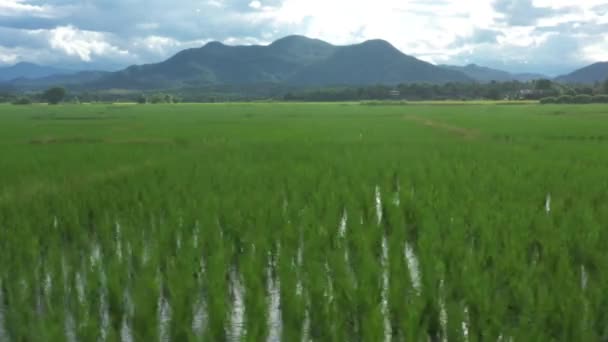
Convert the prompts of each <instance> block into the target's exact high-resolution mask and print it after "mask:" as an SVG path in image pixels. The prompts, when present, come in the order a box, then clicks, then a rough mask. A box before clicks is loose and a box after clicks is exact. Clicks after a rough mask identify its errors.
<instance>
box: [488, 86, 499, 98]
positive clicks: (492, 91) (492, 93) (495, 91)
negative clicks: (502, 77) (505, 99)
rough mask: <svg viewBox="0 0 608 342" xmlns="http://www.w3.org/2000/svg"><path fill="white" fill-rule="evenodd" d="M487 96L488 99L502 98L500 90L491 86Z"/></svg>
mask: <svg viewBox="0 0 608 342" xmlns="http://www.w3.org/2000/svg"><path fill="white" fill-rule="evenodd" d="M485 98H486V99H488V100H500V91H499V90H498V89H496V88H490V89H488V91H487V92H486V94H485Z"/></svg>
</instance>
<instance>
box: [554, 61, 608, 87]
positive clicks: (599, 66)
mask: <svg viewBox="0 0 608 342" xmlns="http://www.w3.org/2000/svg"><path fill="white" fill-rule="evenodd" d="M606 79H608V62H599V63H595V64H591V65H589V66H586V67H584V68H582V69H578V70H576V71H574V72H572V73H570V74H567V75H563V76H559V77H557V78H556V79H555V80H556V81H558V82H564V83H584V84H592V83H595V82H603V81H605V80H606Z"/></svg>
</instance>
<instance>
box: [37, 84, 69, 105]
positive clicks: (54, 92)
mask: <svg viewBox="0 0 608 342" xmlns="http://www.w3.org/2000/svg"><path fill="white" fill-rule="evenodd" d="M66 95H67V91H66V90H65V88H62V87H53V88H49V89H47V91H45V92H44V94H42V98H43V99H44V100H45V101H46V102H48V103H49V104H51V105H56V104H58V103H59V102H61V101H63V99H64V98H65V96H66Z"/></svg>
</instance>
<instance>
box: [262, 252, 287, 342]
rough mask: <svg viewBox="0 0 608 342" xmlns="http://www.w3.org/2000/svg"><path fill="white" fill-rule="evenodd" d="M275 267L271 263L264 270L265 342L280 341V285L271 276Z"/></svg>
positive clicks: (281, 331)
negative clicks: (265, 297)
mask: <svg viewBox="0 0 608 342" xmlns="http://www.w3.org/2000/svg"><path fill="white" fill-rule="evenodd" d="M274 269H276V265H275V264H274V263H273V262H272V261H271V262H269V265H268V267H267V270H266V279H267V280H266V284H267V285H266V292H267V295H268V338H267V339H266V341H267V342H279V341H281V335H282V333H283V322H282V317H281V283H280V281H279V279H278V278H277V277H276V275H275V274H273V273H274V272H273V270H274Z"/></svg>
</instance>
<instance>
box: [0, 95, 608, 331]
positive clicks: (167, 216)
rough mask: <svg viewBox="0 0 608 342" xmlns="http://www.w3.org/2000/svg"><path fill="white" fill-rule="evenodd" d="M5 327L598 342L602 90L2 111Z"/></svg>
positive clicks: (603, 301) (606, 125) (0, 301)
mask: <svg viewBox="0 0 608 342" xmlns="http://www.w3.org/2000/svg"><path fill="white" fill-rule="evenodd" d="M0 151H1V155H0V341H70V342H71V341H124V342H130V341H548V340H555V341H608V275H607V274H606V270H607V269H608V252H607V250H606V246H607V245H606V243H607V241H608V106H602V105H584V106H574V105H546V106H540V105H537V104H522V105H503V104H488V105H483V104H479V105H462V104H447V105H437V104H421V105H393V106H383V105H381V104H380V105H374V106H369V105H360V104H354V103H353V104H348V103H345V104H280V103H277V104H213V105H211V104H209V105H189V104H180V105H166V106H163V105H157V106H152V105H139V106H138V105H129V106H124V105H123V106H120V105H66V106H42V105H35V106H8V105H4V106H0Z"/></svg>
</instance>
